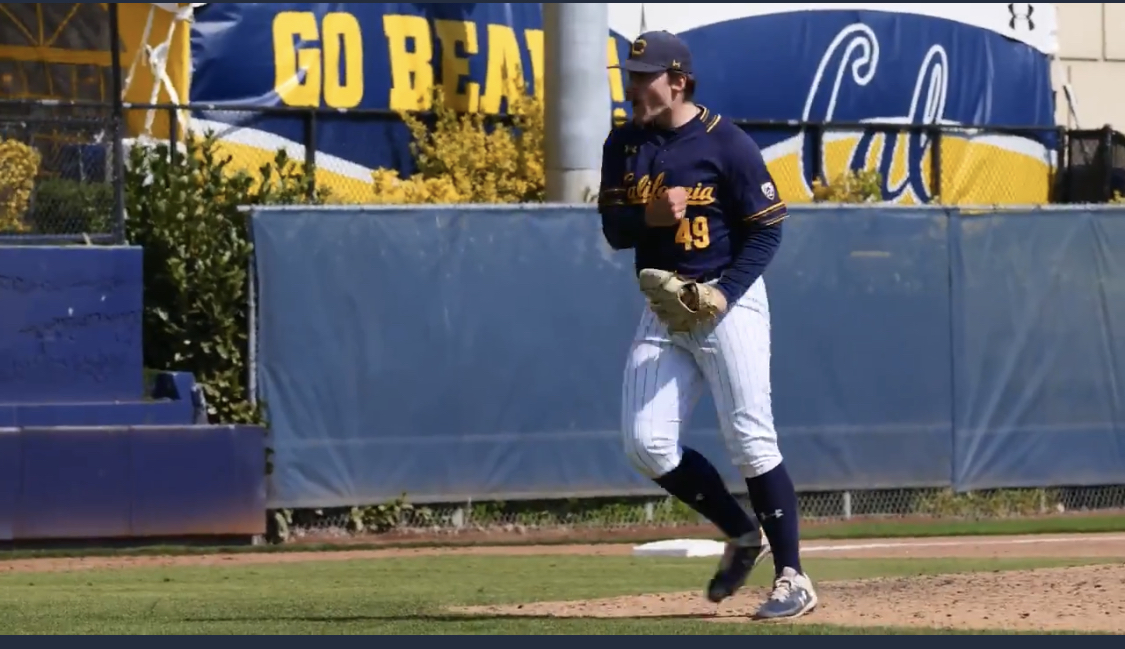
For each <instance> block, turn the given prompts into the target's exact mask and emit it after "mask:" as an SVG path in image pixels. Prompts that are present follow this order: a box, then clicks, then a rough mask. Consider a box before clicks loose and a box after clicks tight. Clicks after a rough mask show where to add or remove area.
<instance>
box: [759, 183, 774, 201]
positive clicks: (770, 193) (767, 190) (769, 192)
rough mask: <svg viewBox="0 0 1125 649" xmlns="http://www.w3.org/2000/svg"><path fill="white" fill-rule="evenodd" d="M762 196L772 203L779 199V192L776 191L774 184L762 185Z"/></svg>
mask: <svg viewBox="0 0 1125 649" xmlns="http://www.w3.org/2000/svg"><path fill="white" fill-rule="evenodd" d="M762 194H763V195H764V196H765V197H766V198H768V199H769V200H771V201H772V200H773V199H775V198H777V190H776V189H774V186H773V183H769V182H766V183H762Z"/></svg>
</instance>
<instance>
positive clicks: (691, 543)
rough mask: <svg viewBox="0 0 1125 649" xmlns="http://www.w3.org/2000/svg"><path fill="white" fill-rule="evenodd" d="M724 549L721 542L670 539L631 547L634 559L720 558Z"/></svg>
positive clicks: (724, 546)
mask: <svg viewBox="0 0 1125 649" xmlns="http://www.w3.org/2000/svg"><path fill="white" fill-rule="evenodd" d="M725 549H726V544H725V543H723V542H722V541H711V540H706V539H672V540H670V541H654V542H652V543H643V544H641V545H636V546H633V556H634V557H679V558H685V559H686V558H694V557H721V556H723V551H724V550H725Z"/></svg>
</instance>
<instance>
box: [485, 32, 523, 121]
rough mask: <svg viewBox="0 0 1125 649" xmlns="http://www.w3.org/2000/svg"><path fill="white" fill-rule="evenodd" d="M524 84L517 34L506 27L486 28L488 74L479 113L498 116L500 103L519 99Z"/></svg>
mask: <svg viewBox="0 0 1125 649" xmlns="http://www.w3.org/2000/svg"><path fill="white" fill-rule="evenodd" d="M525 84H526V82H525V81H524V77H523V66H522V65H520V46H519V43H517V42H516V33H515V32H514V31H512V28H511V27H508V26H507V25H489V26H488V72H487V74H486V75H485V77H484V94H483V95H482V96H481V98H480V109H481V110H482V111H484V112H486V113H499V112H500V102H501V100H503V99H507V100H508V102H509V103H510V102H511V100H512V98H514V97H519V96H520V94H521V93H522V92H524V90H523V89H524V88H526V85H525Z"/></svg>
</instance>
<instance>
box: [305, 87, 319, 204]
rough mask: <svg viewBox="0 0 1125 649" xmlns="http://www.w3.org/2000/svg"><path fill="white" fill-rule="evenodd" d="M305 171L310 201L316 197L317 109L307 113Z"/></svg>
mask: <svg viewBox="0 0 1125 649" xmlns="http://www.w3.org/2000/svg"><path fill="white" fill-rule="evenodd" d="M304 139H305V171H306V173H307V174H308V176H307V177H308V178H309V184H308V187H306V188H305V191H306V192H308V199H309V201H310V202H311V201H313V200H314V199H315V198H316V109H315V108H310V109H309V110H308V112H307V113H305V138H304Z"/></svg>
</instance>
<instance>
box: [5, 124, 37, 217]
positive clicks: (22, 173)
mask: <svg viewBox="0 0 1125 649" xmlns="http://www.w3.org/2000/svg"><path fill="white" fill-rule="evenodd" d="M41 161H42V158H41V156H40V155H39V152H38V151H36V150H35V149H34V148H32V147H30V146H28V145H26V144H24V143H23V142H20V141H18V140H3V141H0V232H27V231H28V230H29V229H30V227H29V226H28V224H27V222H26V221H25V219H24V216H25V215H26V214H27V209H28V207H29V206H30V204H31V193H32V192H33V191H34V190H35V178H36V176H38V175H39V163H40V162H41Z"/></svg>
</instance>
